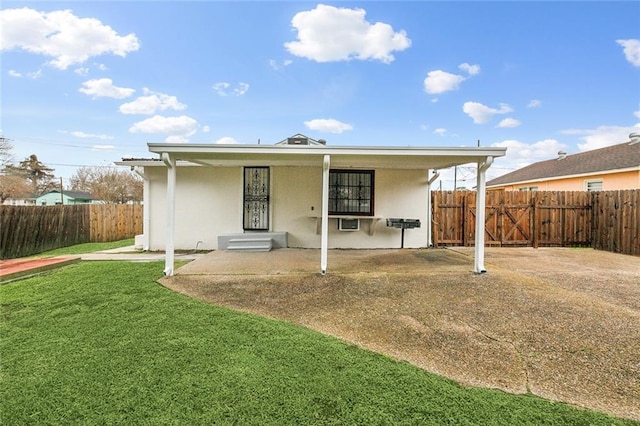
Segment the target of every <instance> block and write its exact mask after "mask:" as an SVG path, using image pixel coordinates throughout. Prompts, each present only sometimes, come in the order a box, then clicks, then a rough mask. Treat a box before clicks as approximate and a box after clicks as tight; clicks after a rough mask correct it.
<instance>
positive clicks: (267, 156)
mask: <svg viewBox="0 0 640 426" xmlns="http://www.w3.org/2000/svg"><path fill="white" fill-rule="evenodd" d="M149 150H150V151H151V152H153V153H156V154H158V155H159V157H160V158H161V160H162V161H154V162H142V163H141V165H142V166H153V167H158V166H164V167H166V170H167V174H166V215H165V217H166V236H165V244H164V246H165V247H164V248H165V251H166V257H165V270H164V272H165V275H167V276H171V275H173V274H174V268H175V266H174V260H175V254H174V253H175V249H176V246H175V241H176V224H177V221H179V220H180V219H179V218H178V217H177V216H176V205H177V201H176V199H177V198H179V196H178V194H176V187H177V175H178V173H177V168H179V167H188V166H192V167H205V168H220V167H244V166H256V165H259V166H262V167H282V166H284V167H286V166H294V167H304V168H308V169H316V170H319V171H320V173H319V174H318V175H317V176H319V178H320V179H321V182H316V183H314V185H316V184H317V187H318V189H319V190H320V188H321V194H318V196H319V198H320V196H321V200H322V202H321V206H320V207H321V208H320V209H318V210H319V211H318V213H317V219H316V220H317V229H318V233H319V236H318V237H319V244H318V245H319V247H320V249H319V250H318V251H317V252H315V253H314V255H315V256H316V270H318V269H319V271H320V273H321V274H322V275H324V274H326V273H327V271H328V268H329V263H330V260H331V263H332V268H333V267H334V265H333V262H336V260H335V259H330V258H331V256H330V255H329V248H330V241H329V238H330V236H329V234H330V232H329V219H336V218H342V216H332V215H331V212H330V209H329V174H330V170H333V169H375V170H393V171H394V173H396V175H398V174H397V173H399V172H400V173H404V171H406V172H409V171H411V173H412V174H413V176H415V173H416V171H418V172H420V173H421V174H422V173H424V174H423V175H422V176H424V177H423V178H422V182H423V183H421V184H420V185H421V187H420V191H421V193H422V194H423V199H424V200H426V201H425V202H424V205H422V202H421V203H420V205H414V206H412V208H413V209H414V211H416V212H419V214H421V215H423V216H422V217H423V218H424V226H422V228H421V229H420V230H419V232H421V233H423V234H421V235H422V241H424V243H423V245H424V246H425V247H428V246H430V245H431V242H432V237H431V205H430V197H429V196H427V194H429V193H430V191H431V184H432V183H433V182H434V181H435V179H436V178H437V177H438V176H439V173H438V170H441V169H446V168H450V167H454V166H457V165H462V164H469V163H475V164H477V170H478V172H477V184H476V187H477V190H478V194H479V196H478V208H477V221H476V223H477V225H476V235H477V236H478V237H477V238H476V239H475V252H474V268H473V271H474V272H475V273H483V272H485V271H486V268H485V265H484V216H485V208H484V206H485V180H486V179H485V176H486V171H487V169H488V168H489V167H490V166H491V164H492V163H493V160H494V158H496V157H500V156H503V155H505V152H506V148H487V147H474V148H435V147H374V146H362V147H353V146H351V147H349V146H326V145H325V144H315V145H306V146H296V145H286V144H285V145H242V144H234V145H222V144H207V145H204V144H167V143H150V144H149ZM120 164H123V165H125V164H126V165H132V166H135V165H136V164H134V162H122V163H120ZM142 175H143V176H144V173H142ZM145 184H146V185H148V183H145ZM210 184H211V185H214V186H215V185H216V184H217V182H210ZM396 185H398V183H396ZM400 189H401V188H397V190H400ZM388 190H389V189H388ZM422 191H424V192H422ZM378 202H379V200H378V199H376V203H378ZM145 205H150V204H149V203H148V202H147V200H146V198H145ZM145 214H146V215H148V212H146V213H145ZM345 217H346V216H345ZM361 218H362V219H365V220H368V221H369V225H368V226H369V229H370V231H369V234H370V235H373V232H372V231H371V229H372V228H371V226H372V225H371V223H372V222H373V223H374V224H375V222H377V221H382V220H384V219H385V218H386V217H377V216H376V217H374V216H371V217H368V216H361ZM214 220H215V218H214ZM145 221H146V222H148V217H147V216H145ZM147 229H148V227H147V226H145V238H147V239H148V238H149V235H148V234H149V232H148V230H147ZM285 230H286V229H285ZM416 232H418V231H416ZM414 235H416V234H414ZM376 238H377V236H376ZM146 245H147V246H148V241H147V244H146ZM318 264H319V265H318ZM336 265H337V264H336ZM318 266H319V268H318Z"/></svg>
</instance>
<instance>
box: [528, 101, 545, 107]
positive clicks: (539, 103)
mask: <svg viewBox="0 0 640 426" xmlns="http://www.w3.org/2000/svg"><path fill="white" fill-rule="evenodd" d="M541 106H542V101H541V100H539V99H531V100H530V101H529V103H528V104H527V108H540V107H541Z"/></svg>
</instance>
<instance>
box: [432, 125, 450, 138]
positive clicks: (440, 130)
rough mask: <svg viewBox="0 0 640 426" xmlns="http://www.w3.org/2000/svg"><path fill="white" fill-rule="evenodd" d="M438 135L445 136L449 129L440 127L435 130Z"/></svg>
mask: <svg viewBox="0 0 640 426" xmlns="http://www.w3.org/2000/svg"><path fill="white" fill-rule="evenodd" d="M433 133H435V134H436V135H440V136H444V135H445V134H446V133H447V129H445V128H442V127H439V128H437V129H435V130H434V131H433Z"/></svg>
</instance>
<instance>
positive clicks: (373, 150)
mask: <svg viewBox="0 0 640 426" xmlns="http://www.w3.org/2000/svg"><path fill="white" fill-rule="evenodd" d="M147 145H148V147H149V151H151V152H154V153H158V154H161V153H164V152H166V153H169V154H171V153H182V154H216V153H220V154H221V153H227V154H245V153H246V154H291V155H297V154H301V155H318V156H323V155H416V156H420V155H429V156H460V157H466V156H469V155H472V156H474V157H478V158H481V157H502V156H504V155H505V153H506V150H507V148H502V147H457V148H450V147H411V146H410V147H401V146H326V145H303V146H297V145H257V144H168V143H153V142H150V143H148V144H147Z"/></svg>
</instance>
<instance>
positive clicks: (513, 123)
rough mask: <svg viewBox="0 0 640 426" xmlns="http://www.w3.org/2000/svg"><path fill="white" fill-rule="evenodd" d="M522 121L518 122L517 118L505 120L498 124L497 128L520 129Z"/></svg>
mask: <svg viewBox="0 0 640 426" xmlns="http://www.w3.org/2000/svg"><path fill="white" fill-rule="evenodd" d="M520 124H521V123H520V121H519V120H516V119H515V118H511V117H508V118H505V119H503V120H502V121H500V123H498V125H497V126H496V127H501V128H506V127H518V126H520Z"/></svg>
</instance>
